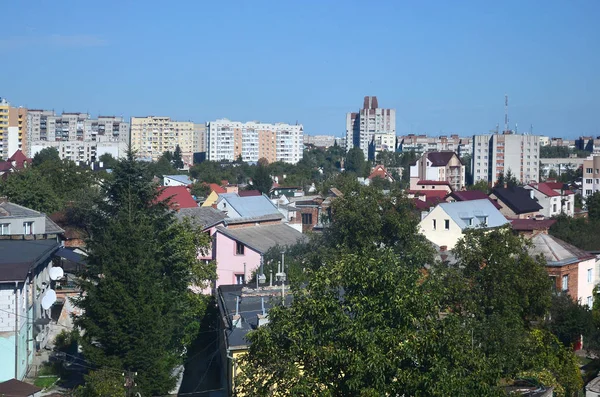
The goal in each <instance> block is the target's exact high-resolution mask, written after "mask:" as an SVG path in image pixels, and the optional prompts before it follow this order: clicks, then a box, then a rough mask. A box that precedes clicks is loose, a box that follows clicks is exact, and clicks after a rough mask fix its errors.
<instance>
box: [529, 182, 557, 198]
mask: <svg viewBox="0 0 600 397" xmlns="http://www.w3.org/2000/svg"><path fill="white" fill-rule="evenodd" d="M529 186H531V187H533V188H534V189H536V190H538V191H539V192H540V193H542V194H545V195H546V196H548V197H556V196H560V193H558V192H556V191H555V190H553V188H551V187H550V186H548V184H546V183H537V184H536V183H532V184H530V185H529ZM561 187H562V186H561Z"/></svg>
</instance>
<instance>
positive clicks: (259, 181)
mask: <svg viewBox="0 0 600 397" xmlns="http://www.w3.org/2000/svg"><path fill="white" fill-rule="evenodd" d="M252 186H253V187H254V188H255V189H257V190H258V191H259V192H261V193H263V194H269V192H270V191H271V186H273V179H271V175H270V174H269V170H268V169H267V167H265V166H264V165H260V164H259V165H258V166H257V167H256V170H255V171H254V178H252Z"/></svg>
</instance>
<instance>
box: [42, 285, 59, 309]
mask: <svg viewBox="0 0 600 397" xmlns="http://www.w3.org/2000/svg"><path fill="white" fill-rule="evenodd" d="M54 302H56V292H54V290H53V289H49V290H48V291H46V293H45V294H44V297H43V298H42V309H44V310H48V309H50V308H51V307H52V305H53V304H54Z"/></svg>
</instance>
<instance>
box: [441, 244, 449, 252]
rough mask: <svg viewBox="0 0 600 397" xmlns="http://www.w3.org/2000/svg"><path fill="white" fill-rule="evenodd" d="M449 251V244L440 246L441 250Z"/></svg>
mask: <svg viewBox="0 0 600 397" xmlns="http://www.w3.org/2000/svg"><path fill="white" fill-rule="evenodd" d="M446 251H448V246H447V245H441V246H440V252H446Z"/></svg>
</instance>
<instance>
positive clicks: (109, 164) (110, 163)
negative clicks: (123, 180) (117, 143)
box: [98, 153, 117, 168]
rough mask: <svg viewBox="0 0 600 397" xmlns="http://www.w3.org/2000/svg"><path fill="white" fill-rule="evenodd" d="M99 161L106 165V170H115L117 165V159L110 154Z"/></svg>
mask: <svg viewBox="0 0 600 397" xmlns="http://www.w3.org/2000/svg"><path fill="white" fill-rule="evenodd" d="M98 160H99V161H101V162H102V163H104V166H105V167H106V168H114V167H115V166H116V164H117V159H115V158H114V157H113V155H112V154H110V153H104V154H103V155H102V156H100V157H99V158H98Z"/></svg>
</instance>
